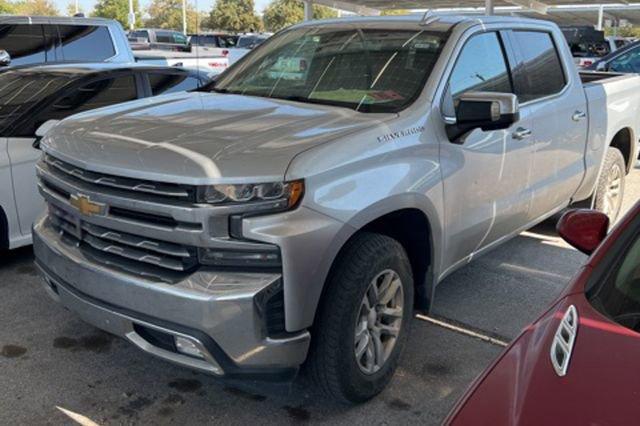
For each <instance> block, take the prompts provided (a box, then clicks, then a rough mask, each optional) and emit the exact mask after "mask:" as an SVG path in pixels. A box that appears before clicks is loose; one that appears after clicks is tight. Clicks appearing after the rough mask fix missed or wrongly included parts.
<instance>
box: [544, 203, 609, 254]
mask: <svg viewBox="0 0 640 426" xmlns="http://www.w3.org/2000/svg"><path fill="white" fill-rule="evenodd" d="M609 223H610V222H609V216H607V215H606V214H604V213H601V212H599V211H595V210H587V209H577V210H570V211H568V212H566V213H565V214H563V215H562V217H561V218H560V221H559V222H558V226H557V227H556V229H557V231H558V234H560V236H561V237H562V238H563V239H564V240H565V241H566V242H568V243H569V244H571V245H572V246H573V247H575V248H577V249H578V250H580V251H581V252H583V253H584V254H587V255H591V254H592V253H593V252H594V251H596V249H597V248H598V247H599V246H600V244H601V243H602V241H604V239H605V238H606V236H607V233H608V232H609Z"/></svg>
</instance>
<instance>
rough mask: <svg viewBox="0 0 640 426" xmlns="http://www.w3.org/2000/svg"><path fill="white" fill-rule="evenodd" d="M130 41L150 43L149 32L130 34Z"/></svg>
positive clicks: (133, 32)
mask: <svg viewBox="0 0 640 426" xmlns="http://www.w3.org/2000/svg"><path fill="white" fill-rule="evenodd" d="M129 38H130V39H134V40H135V39H138V40H140V41H149V33H148V32H147V31H132V32H131V33H129Z"/></svg>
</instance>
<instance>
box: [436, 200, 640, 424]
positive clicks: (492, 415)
mask: <svg viewBox="0 0 640 426" xmlns="http://www.w3.org/2000/svg"><path fill="white" fill-rule="evenodd" d="M608 228H609V219H608V218H607V217H606V216H605V215H603V214H602V213H598V212H594V211H591V210H573V211H570V212H568V213H566V214H565V215H564V216H563V217H562V219H561V220H560V222H559V224H558V232H559V233H560V235H561V236H562V237H563V238H564V239H565V240H566V241H567V242H569V243H570V244H572V245H573V246H574V247H576V248H577V249H579V250H581V251H582V252H584V253H587V254H590V255H591V257H590V258H589V260H588V261H587V263H586V264H585V265H584V266H583V267H582V268H581V269H580V271H579V272H578V274H577V275H576V277H575V278H574V279H573V281H572V282H571V284H570V285H569V286H568V287H567V289H566V290H565V292H564V293H563V294H562V296H560V298H559V299H558V301H557V302H555V303H554V304H553V306H551V308H549V309H548V310H547V311H546V312H545V313H544V314H543V315H542V316H541V317H540V318H539V319H538V320H537V321H536V322H534V323H533V324H532V325H530V326H529V327H527V328H526V329H525V330H524V331H523V332H522V334H521V335H520V336H519V337H518V338H517V339H516V340H515V341H514V342H513V343H512V344H511V345H510V346H509V348H508V349H507V350H506V351H505V352H504V353H503V354H502V355H501V356H500V358H499V359H498V360H496V361H495V362H494V364H493V365H492V366H491V367H490V368H489V369H488V370H487V371H485V372H484V373H483V374H482V375H481V376H480V377H479V378H478V379H477V380H476V381H475V383H474V384H473V385H472V387H471V388H470V390H469V391H468V392H467V393H466V395H465V396H464V397H463V398H462V399H461V400H460V401H459V402H458V404H457V405H456V406H455V407H454V409H453V411H452V413H451V414H450V415H449V417H448V418H447V420H446V421H445V424H450V425H492V426H497V425H632V424H640V203H638V204H636V206H635V207H634V208H633V209H632V210H631V211H630V212H629V214H627V216H626V217H625V218H624V219H623V220H622V221H621V222H620V223H619V224H618V225H617V226H616V227H615V228H614V229H613V230H612V231H611V233H610V234H609V236H607V230H608Z"/></svg>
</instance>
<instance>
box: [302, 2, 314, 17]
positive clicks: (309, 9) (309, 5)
mask: <svg viewBox="0 0 640 426" xmlns="http://www.w3.org/2000/svg"><path fill="white" fill-rule="evenodd" d="M304 20H305V21H312V20H313V1H311V0H305V1H304Z"/></svg>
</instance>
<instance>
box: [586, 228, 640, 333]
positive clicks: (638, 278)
mask: <svg viewBox="0 0 640 426" xmlns="http://www.w3.org/2000/svg"><path fill="white" fill-rule="evenodd" d="M619 265H620V266H619V269H618V270H617V271H616V272H615V273H614V274H612V275H611V276H610V278H609V279H608V280H607V281H606V282H605V283H604V284H603V285H602V287H601V288H600V289H599V290H598V291H597V293H596V294H595V295H594V296H595V297H594V298H595V300H594V299H591V302H592V303H593V305H594V306H595V307H596V308H597V309H598V310H601V311H603V313H604V314H605V315H607V316H609V317H610V318H611V319H613V320H614V321H616V322H618V323H619V324H621V325H622V326H624V327H627V328H630V329H632V330H635V331H637V332H640V238H637V239H636V241H635V242H634V243H633V244H632V245H631V247H630V248H629V250H628V251H627V252H626V253H625V254H624V256H623V257H622V259H621V263H620V264H619Z"/></svg>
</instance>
